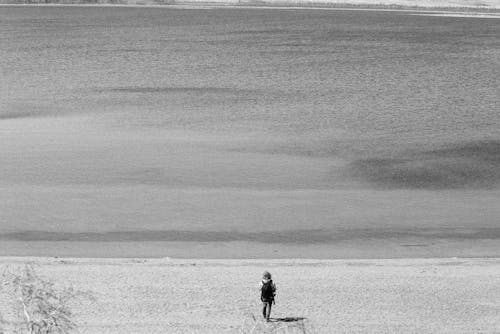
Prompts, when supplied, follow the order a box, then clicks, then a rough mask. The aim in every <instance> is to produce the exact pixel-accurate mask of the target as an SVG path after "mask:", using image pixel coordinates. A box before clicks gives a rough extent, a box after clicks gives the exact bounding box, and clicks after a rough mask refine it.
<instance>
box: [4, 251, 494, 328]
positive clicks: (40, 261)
mask: <svg viewBox="0 0 500 334" xmlns="http://www.w3.org/2000/svg"><path fill="white" fill-rule="evenodd" d="M26 262H32V263H35V268H36V270H37V272H38V273H39V274H40V275H42V276H44V277H47V278H50V279H51V280H53V281H54V282H55V283H56V284H57V286H70V285H72V286H73V287H75V288H76V289H80V290H84V291H88V292H90V293H91V294H92V295H93V296H94V297H95V301H91V300H81V302H80V303H77V304H75V305H74V306H73V310H74V311H75V316H76V321H77V323H78V324H79V332H80V333H144V334H146V333H147V334H151V333H304V332H305V333H498V332H499V330H500V317H498V315H499V314H500V275H499V274H500V259H459V258H448V259H397V260H304V259H302V260H194V259H193V260H187V259H184V260H179V259H176V260H174V259H168V258H164V259H83V258H82V259H72V258H65V259H62V258H60V259H58V258H13V257H10V258H6V257H4V258H1V259H0V272H1V271H3V270H5V269H6V268H8V270H10V271H16V270H19V268H22V266H23V264H24V263H26ZM264 270H269V271H271V272H272V273H273V278H274V280H275V282H276V284H277V288H278V293H277V301H276V305H275V307H274V309H273V314H272V316H273V317H274V318H281V319H282V321H273V322H271V323H269V324H266V323H264V322H263V321H262V320H261V319H260V301H259V292H258V287H259V280H260V275H261V273H262V272H263V271H264ZM8 307H9V299H8V298H5V296H2V298H1V299H0V310H1V312H2V314H3V316H4V318H5V320H7V321H8V320H9V317H10V319H11V317H12V315H11V314H10V313H9V311H8ZM302 318H303V319H302ZM284 320H288V321H284ZM295 320H296V321H295ZM7 332H8V330H7Z"/></svg>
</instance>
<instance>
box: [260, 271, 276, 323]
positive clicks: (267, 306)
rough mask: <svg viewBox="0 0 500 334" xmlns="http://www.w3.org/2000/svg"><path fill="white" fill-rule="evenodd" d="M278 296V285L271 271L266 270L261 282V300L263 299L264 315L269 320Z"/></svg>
mask: <svg viewBox="0 0 500 334" xmlns="http://www.w3.org/2000/svg"><path fill="white" fill-rule="evenodd" d="M275 296H276V285H275V284H274V282H273V280H272V279H271V273H270V272H268V271H264V274H263V275H262V281H261V282H260V300H261V301H262V316H264V318H265V319H266V321H269V318H270V316H271V307H272V305H273V304H274V297H275Z"/></svg>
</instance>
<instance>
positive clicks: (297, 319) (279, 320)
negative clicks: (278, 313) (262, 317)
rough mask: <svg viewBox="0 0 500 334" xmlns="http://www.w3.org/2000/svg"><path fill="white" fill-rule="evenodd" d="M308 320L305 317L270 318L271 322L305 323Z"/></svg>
mask: <svg viewBox="0 0 500 334" xmlns="http://www.w3.org/2000/svg"><path fill="white" fill-rule="evenodd" d="M305 319H307V318H304V317H286V318H270V319H269V321H270V322H297V321H303V320H305Z"/></svg>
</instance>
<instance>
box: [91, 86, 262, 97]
mask: <svg viewBox="0 0 500 334" xmlns="http://www.w3.org/2000/svg"><path fill="white" fill-rule="evenodd" d="M93 92H97V93H129V94H192V93H196V94H230V95H241V94H249V93H256V92H257V90H253V89H243V88H232V87H214V86H206V87H195V86H168V87H143V86H123V87H102V88H94V89H93Z"/></svg>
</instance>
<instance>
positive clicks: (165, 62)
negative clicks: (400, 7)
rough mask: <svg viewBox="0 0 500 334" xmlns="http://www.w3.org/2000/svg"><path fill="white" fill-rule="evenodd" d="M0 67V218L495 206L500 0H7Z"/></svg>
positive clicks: (186, 226) (194, 223)
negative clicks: (240, 2) (367, 7)
mask: <svg viewBox="0 0 500 334" xmlns="http://www.w3.org/2000/svg"><path fill="white" fill-rule="evenodd" d="M0 70H1V74H2V75H1V78H0V139H1V140H0V159H1V161H2V164H1V165H0V173H1V176H0V185H1V187H2V189H3V190H2V193H1V196H2V197H3V203H2V204H0V209H1V212H0V224H1V225H0V229H1V230H2V231H4V232H16V231H31V230H43V231H63V232H71V231H77V232H82V233H84V232H85V233H86V232H94V231H97V232H99V231H129V230H137V229H142V228H144V229H150V230H162V231H165V230H167V231H170V230H172V231H174V232H175V231H178V230H196V231H200V230H201V231H205V230H210V231H224V233H225V232H227V231H229V232H230V231H243V230H245V231H247V230H250V231H253V230H256V231H266V230H272V231H276V230H285V229H286V230H287V231H288V230H291V231H293V230H310V229H311V228H312V229H313V230H314V231H315V230H317V229H319V230H328V231H335V229H337V228H339V227H342V228H349V227H359V226H361V227H367V226H369V227H370V228H371V227H374V228H375V229H377V228H378V227H381V226H384V227H387V226H390V227H394V226H396V227H398V228H401V227H403V228H409V227H419V228H420V227H432V228H434V227H436V225H437V226H438V227H443V228H444V227H446V228H448V227H453V228H456V227H460V228H469V227H470V226H471V225H473V226H474V227H477V228H483V227H485V228H486V227H492V226H496V222H497V221H498V217H499V216H500V212H499V211H498V209H496V205H495V204H493V203H494V202H495V198H496V196H497V195H498V193H497V188H498V184H499V183H500V132H499V129H500V111H499V110H500V108H499V107H500V103H499V87H500V20H498V19H495V18H453V17H431V16H415V15H411V13H409V12H377V11H333V10H286V9H282V10H276V9H273V10H271V9H216V10H209V9H174V8H95V7H94V8H92V7H0ZM179 189H180V190H179ZM318 192H319V193H318ZM214 202H215V203H214ZM476 212H481V216H479V217H477V216H476V214H475V213H476ZM473 221H474V223H473ZM398 231H399V230H398ZM252 233H253V232H252ZM259 233H260V232H259ZM259 233H257V232H255V234H252V235H253V237H252V238H249V241H252V242H254V241H255V240H254V239H255V238H257V239H259V237H256V236H260V234H259ZM286 233H289V232H286ZM398 233H399V232H398ZM389 234H390V233H389ZM117 235H121V234H119V233H118V234H117ZM174 235H176V234H175V233H174ZM287 235H288V234H287ZM312 235H314V233H312ZM391 235H392V234H391ZM398 235H399V234H398ZM238 238H239V237H238ZM69 239H70V240H72V239H71V238H69ZM118 239H120V238H118ZM125 239H126V238H125ZM139 239H140V238H139ZM171 239H172V238H170V237H169V238H166V240H171ZM229 239H230V240H232V239H231V238H229ZM243 239H245V238H243ZM261 239H262V240H267V241H269V236H267V237H266V236H262V237H261ZM271 239H272V238H271ZM292 239H293V238H292ZM305 239H307V238H305ZM50 240H53V238H51V239H50ZM214 240H215V241H217V240H218V239H214ZM238 240H239V239H238ZM273 240H276V241H277V242H279V241H280V238H279V237H276V238H275V239H273ZM287 240H288V239H287ZM300 240H301V241H300V242H301V243H303V242H304V236H303V234H301V237H300ZM311 242H315V238H314V237H313V236H311Z"/></svg>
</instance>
